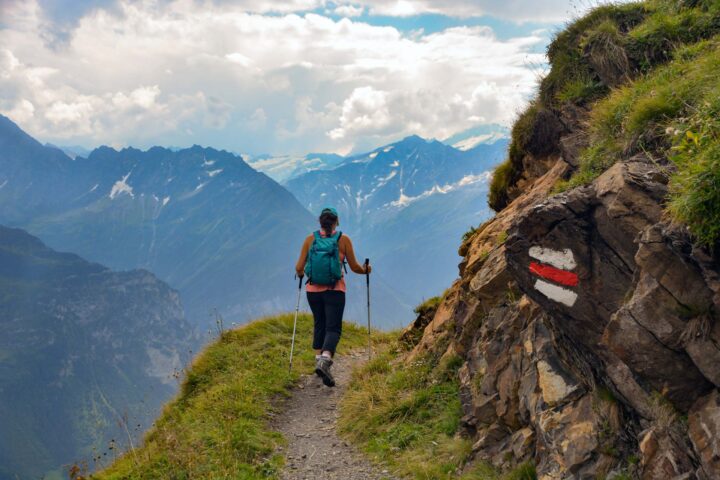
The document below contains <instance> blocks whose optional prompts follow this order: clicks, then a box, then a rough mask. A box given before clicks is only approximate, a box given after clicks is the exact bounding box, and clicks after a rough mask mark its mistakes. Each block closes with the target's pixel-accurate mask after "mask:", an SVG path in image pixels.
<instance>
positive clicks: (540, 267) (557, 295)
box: [528, 246, 578, 307]
mask: <svg viewBox="0 0 720 480" xmlns="http://www.w3.org/2000/svg"><path fill="white" fill-rule="evenodd" d="M528 254H529V255H530V257H531V258H534V259H535V260H537V262H530V266H529V267H528V268H529V270H530V273H532V274H533V275H535V276H536V277H540V278H538V279H537V280H535V289H536V290H537V291H539V292H540V293H542V294H543V295H545V296H546V297H547V298H549V299H550V300H554V301H556V302H558V303H562V304H563V305H567V306H568V307H572V306H573V305H575V302H576V301H577V297H578V296H577V293H575V292H574V291H573V290H570V289H569V288H565V287H577V285H578V276H577V274H576V273H575V272H573V271H572V270H574V269H575V267H576V266H577V264H576V263H575V257H574V256H573V253H572V250H570V249H569V248H566V249H563V250H553V249H551V248H544V247H538V246H533V247H530V250H529V251H528Z"/></svg>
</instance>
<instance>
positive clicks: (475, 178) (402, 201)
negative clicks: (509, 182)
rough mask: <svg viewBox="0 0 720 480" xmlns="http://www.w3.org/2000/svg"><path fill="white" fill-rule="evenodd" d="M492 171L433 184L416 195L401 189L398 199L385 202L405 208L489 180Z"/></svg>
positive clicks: (391, 205)
mask: <svg viewBox="0 0 720 480" xmlns="http://www.w3.org/2000/svg"><path fill="white" fill-rule="evenodd" d="M491 175H492V174H491V172H483V173H481V174H480V175H466V176H464V177H463V178H461V179H460V180H459V181H457V182H455V183H450V184H446V185H443V186H440V185H433V187H432V188H431V189H430V190H425V191H424V192H422V193H421V194H420V195H416V196H414V197H409V196H407V195H405V193H404V191H403V189H400V197H399V198H398V199H397V200H394V201H392V202H390V203H388V204H385V206H386V207H388V206H389V207H396V208H405V207H407V206H408V205H410V204H412V203H415V202H417V201H418V200H422V199H424V198H428V197H430V196H432V195H437V194H441V195H445V194H447V193H450V192H452V191H453V190H458V189H460V188H463V187H466V186H468V185H473V184H476V183H480V182H488V181H489V180H490V177H491Z"/></svg>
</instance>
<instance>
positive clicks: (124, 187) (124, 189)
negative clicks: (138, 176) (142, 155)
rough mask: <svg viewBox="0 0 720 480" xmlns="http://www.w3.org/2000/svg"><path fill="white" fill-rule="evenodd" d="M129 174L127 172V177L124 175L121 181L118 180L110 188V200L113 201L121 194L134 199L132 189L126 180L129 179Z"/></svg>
mask: <svg viewBox="0 0 720 480" xmlns="http://www.w3.org/2000/svg"><path fill="white" fill-rule="evenodd" d="M131 173H132V171H131V172H128V174H127V175H125V176H124V177H123V178H122V180H118V181H117V182H115V184H114V185H113V186H112V189H110V199H111V200H114V199H115V197H117V196H118V195H120V194H121V193H126V194H128V195H130V196H131V197H132V198H135V194H134V193H133V189H132V187H131V186H130V185H129V184H128V183H127V180H128V178H130V174H131Z"/></svg>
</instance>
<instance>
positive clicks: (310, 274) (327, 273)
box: [305, 231, 343, 287]
mask: <svg viewBox="0 0 720 480" xmlns="http://www.w3.org/2000/svg"><path fill="white" fill-rule="evenodd" d="M313 235H314V237H315V239H314V240H313V243H312V246H311V247H310V251H309V252H308V257H307V261H306V262H305V275H306V276H307V278H308V283H311V284H313V285H325V286H329V287H334V286H335V284H337V282H339V281H340V279H341V278H342V267H343V265H342V264H341V263H340V249H339V247H338V242H339V241H340V237H342V232H337V233H335V235H332V236H330V237H321V236H320V231H317V232H314V233H313Z"/></svg>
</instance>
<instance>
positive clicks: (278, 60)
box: [0, 0, 585, 154]
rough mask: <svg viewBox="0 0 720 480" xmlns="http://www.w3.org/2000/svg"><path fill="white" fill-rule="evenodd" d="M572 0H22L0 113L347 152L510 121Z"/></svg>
mask: <svg viewBox="0 0 720 480" xmlns="http://www.w3.org/2000/svg"><path fill="white" fill-rule="evenodd" d="M584 8H585V7H584V6H583V7H578V3H577V2H573V1H572V0H548V1H545V2H537V1H529V0H506V1H504V2H497V1H489V0H359V1H351V0H337V1H335V2H329V1H327V0H240V1H229V0H228V1H220V0H216V1H209V0H208V1H196V0H142V1H128V0H97V1H90V2H82V1H80V2H79V1H71V0H22V1H20V0H17V1H13V0H11V1H5V2H3V3H2V6H0V9H1V10H0V19H2V20H1V22H2V23H0V113H3V114H5V115H7V116H9V117H10V118H11V119H12V120H14V121H16V122H17V123H18V124H19V125H20V126H21V127H22V128H24V129H25V130H27V131H28V132H30V133H31V134H32V135H35V136H36V137H38V138H39V139H41V140H42V141H49V142H52V143H56V144H62V145H83V146H86V147H94V146H97V145H100V144H108V145H112V146H115V147H122V146H126V145H133V146H137V147H140V148H147V147H149V146H152V145H175V146H186V145H192V144H195V143H197V144H201V145H212V146H215V147H218V148H226V149H229V150H233V151H236V152H244V153H251V154H258V153H264V152H267V153H272V154H283V153H288V154H301V153H305V152H310V151H328V152H330V151H331V152H338V153H342V154H346V153H350V152H357V151H362V150H368V149H371V148H373V147H375V146H378V145H381V144H384V143H389V142H392V141H394V140H397V139H399V138H402V137H404V136H406V135H410V134H419V135H422V136H424V137H433V138H439V139H443V138H446V137H450V136H452V135H454V134H457V133H459V132H462V131H464V130H468V129H470V128H472V127H476V126H478V125H484V124H502V125H509V124H510V123H511V122H512V120H513V118H514V117H515V115H516V114H517V112H518V111H519V110H520V109H522V108H523V106H524V104H525V103H526V102H527V100H528V98H529V97H530V96H531V95H532V94H533V92H534V89H535V86H536V83H537V78H538V76H539V75H541V74H542V71H543V68H544V64H545V57H544V51H545V47H546V45H547V43H548V42H549V40H550V38H551V36H552V33H553V32H555V31H556V30H557V29H558V28H560V27H561V26H562V25H563V24H564V23H565V22H567V21H568V20H569V19H571V18H572V17H573V16H574V15H577V14H579V13H581V11H582V10H583V9H584Z"/></svg>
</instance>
